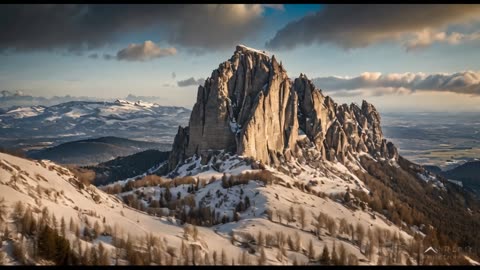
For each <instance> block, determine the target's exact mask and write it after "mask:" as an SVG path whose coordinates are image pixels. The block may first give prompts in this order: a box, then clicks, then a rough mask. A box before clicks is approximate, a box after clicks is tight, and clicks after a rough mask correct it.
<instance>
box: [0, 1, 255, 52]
mask: <svg viewBox="0 0 480 270" xmlns="http://www.w3.org/2000/svg"><path fill="white" fill-rule="evenodd" d="M263 10H264V6H262V5H256V4H252V5H241V4H239V5H217V4H212V5H173V4H172V5H133V4H129V5H127V4H124V5H99V4H96V5H80V4H78V5H77V4H69V5H54V4H42V5H14V4H11V5H2V6H1V7H0V25H2V34H1V35H0V51H2V52H4V51H6V50H8V49H15V50H17V51H28V50H53V49H68V50H69V51H82V50H85V49H93V48H98V47H101V46H103V45H106V44H109V43H111V42H112V41H113V40H114V39H115V38H117V37H118V36H119V35H122V34H127V33H133V32H137V33H138V32H139V31H147V30H148V31H153V33H155V32H156V33H155V35H158V37H162V38H163V40H162V41H166V42H168V43H170V44H174V45H180V46H184V47H187V48H193V49H195V50H208V49H218V48H226V47H231V46H233V45H234V44H236V43H238V42H239V41H241V40H242V39H243V38H244V37H246V36H248V35H250V34H252V33H255V32H256V30H257V29H259V26H260V25H261V24H262V18H261V17H262V13H263ZM145 29H147V30H145ZM160 33H162V35H160ZM152 38H155V39H157V38H156V37H152Z"/></svg>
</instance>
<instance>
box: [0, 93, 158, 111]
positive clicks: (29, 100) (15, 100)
mask: <svg viewBox="0 0 480 270" xmlns="http://www.w3.org/2000/svg"><path fill="white" fill-rule="evenodd" d="M124 99H125V100H128V101H133V102H135V101H137V100H142V101H144V102H151V103H154V102H155V103H159V102H165V99H163V98H161V97H156V96H135V95H132V94H129V95H128V96H126V97H125V98H124ZM114 100H115V99H104V98H98V97H86V96H80V97H78V96H70V95H65V96H53V97H39V96H31V95H27V94H25V93H23V92H22V91H19V90H17V91H9V90H1V91H0V112H2V111H8V110H9V109H10V108H12V107H14V106H16V107H30V106H53V105H57V104H60V103H65V102H70V101H101V102H103V101H107V102H112V101H114Z"/></svg>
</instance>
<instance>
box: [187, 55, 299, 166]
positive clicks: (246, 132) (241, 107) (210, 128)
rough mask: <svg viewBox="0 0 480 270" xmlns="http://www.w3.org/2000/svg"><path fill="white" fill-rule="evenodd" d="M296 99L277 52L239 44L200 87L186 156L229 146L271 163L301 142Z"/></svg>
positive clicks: (193, 111) (232, 150) (230, 148)
mask: <svg viewBox="0 0 480 270" xmlns="http://www.w3.org/2000/svg"><path fill="white" fill-rule="evenodd" d="M296 103H297V101H296V94H295V93H293V92H292V91H291V86H290V81H289V79H288V77H287V74H286V71H285V70H284V69H283V67H282V66H281V65H280V64H279V63H278V62H277V61H276V59H275V57H272V58H270V57H269V56H267V55H266V54H264V53H261V52H258V51H254V50H251V49H249V48H246V47H244V46H237V49H236V51H235V52H234V55H233V56H232V58H231V59H230V60H229V61H227V62H224V63H222V64H220V66H219V68H218V69H216V70H214V71H213V72H212V75H211V77H210V78H208V79H207V80H206V81H205V85H204V86H200V87H199V88H198V94H197V102H196V103H195V105H194V107H193V110H192V114H191V117H190V122H189V128H190V130H189V138H190V139H189V142H188V146H187V149H186V155H187V156H191V155H193V154H197V155H199V154H201V153H202V152H205V151H210V150H226V151H230V152H236V153H238V154H239V155H244V156H251V157H253V158H255V159H258V160H260V161H262V162H265V163H270V155H271V154H273V153H276V152H280V153H281V154H283V150H285V149H288V148H289V147H290V146H291V145H293V144H294V143H295V142H296V136H297V133H298V131H297V130H298V127H297V126H298V124H297V118H296V117H295V116H296Z"/></svg>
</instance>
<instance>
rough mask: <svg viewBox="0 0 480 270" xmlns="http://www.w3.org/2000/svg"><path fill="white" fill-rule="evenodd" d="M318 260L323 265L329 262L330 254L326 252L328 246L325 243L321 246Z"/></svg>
mask: <svg viewBox="0 0 480 270" xmlns="http://www.w3.org/2000/svg"><path fill="white" fill-rule="evenodd" d="M320 262H321V263H322V264H324V265H328V264H330V255H329V254H328V246H327V245H326V244H325V246H324V247H323V252H322V256H321V257H320Z"/></svg>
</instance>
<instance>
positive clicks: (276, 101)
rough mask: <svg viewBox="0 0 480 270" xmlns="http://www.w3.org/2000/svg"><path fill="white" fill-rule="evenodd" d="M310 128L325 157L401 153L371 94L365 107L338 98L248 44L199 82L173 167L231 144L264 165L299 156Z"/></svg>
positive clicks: (231, 149) (175, 148) (177, 143)
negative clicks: (292, 75)
mask: <svg viewBox="0 0 480 270" xmlns="http://www.w3.org/2000/svg"><path fill="white" fill-rule="evenodd" d="M299 133H300V134H301V133H304V134H305V135H306V136H307V138H308V139H309V140H310V141H311V142H313V143H314V145H315V146H316V148H317V149H318V150H319V151H320V152H321V158H322V159H324V160H325V159H327V160H330V161H334V160H337V161H340V162H345V161H346V160H347V159H352V158H353V157H354V156H355V155H356V154H357V153H359V152H367V153H369V154H370V155H372V156H373V157H375V158H388V159H391V158H394V159H397V158H398V153H397V150H396V148H395V146H394V145H393V144H392V143H387V142H386V140H385V139H384V138H383V134H382V130H381V128H380V115H379V113H378V112H377V110H376V109H375V107H374V106H373V105H371V104H369V103H367V102H366V101H364V102H363V103H362V106H361V108H360V107H358V106H357V105H355V104H351V105H350V106H348V105H346V104H343V105H338V104H336V103H335V102H334V101H333V100H332V99H331V98H330V97H328V96H324V95H323V93H322V91H321V90H319V89H318V88H316V87H315V86H314V85H313V84H312V82H311V81H310V80H308V78H307V77H306V76H305V75H303V74H301V75H300V77H299V78H297V79H295V80H294V82H292V81H291V80H290V79H289V78H288V76H287V73H286V71H285V69H284V68H283V66H282V65H281V64H279V63H278V62H277V60H276V59H275V57H274V56H272V57H269V56H268V55H267V54H265V53H264V52H260V51H258V50H255V49H251V48H248V47H245V46H242V45H239V46H237V47H236V50H235V52H234V54H233V56H232V57H231V58H230V59H229V60H228V61H226V62H224V63H222V64H220V65H219V67H218V69H216V70H214V71H213V72H212V74H211V76H210V78H207V79H206V81H205V84H204V85H203V86H199V88H198V93H197V101H196V103H195V105H194V107H193V110H192V114H191V116H190V122H189V126H188V127H187V128H185V129H183V128H181V127H180V128H179V131H178V134H177V137H176V138H175V142H174V146H173V149H172V154H171V156H170V160H169V168H170V169H173V168H175V166H176V165H177V164H178V163H179V162H181V161H182V160H183V159H184V158H185V157H188V156H192V155H194V154H196V155H204V154H205V153H206V152H211V151H217V150H225V151H228V152H233V153H236V154H239V155H243V156H248V157H252V158H254V159H256V160H259V161H261V162H263V163H266V164H273V165H277V164H278V158H279V157H281V156H282V157H284V158H287V159H289V158H291V157H295V149H297V148H298V145H297V137H298V135H299Z"/></svg>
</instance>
